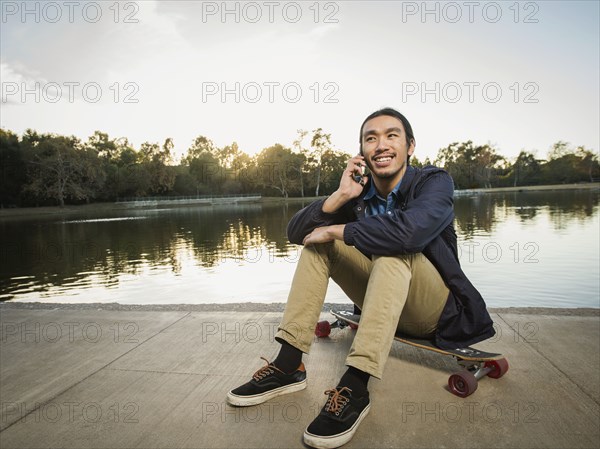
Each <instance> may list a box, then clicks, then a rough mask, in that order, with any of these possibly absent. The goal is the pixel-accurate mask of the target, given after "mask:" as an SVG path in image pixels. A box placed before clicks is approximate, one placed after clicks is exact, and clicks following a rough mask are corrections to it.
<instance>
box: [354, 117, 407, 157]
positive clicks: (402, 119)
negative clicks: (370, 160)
mask: <svg viewBox="0 0 600 449" xmlns="http://www.w3.org/2000/svg"><path fill="white" fill-rule="evenodd" d="M382 115H387V116H390V117H395V118H397V119H398V120H400V121H401V122H402V126H404V132H405V134H406V145H408V146H409V147H410V145H411V143H414V142H415V135H414V134H413V130H412V126H410V122H409V121H408V119H407V118H406V117H404V115H402V114H401V113H400V112H398V111H396V110H395V109H393V108H383V109H380V110H378V111H375V112H373V113H372V114H371V115H369V116H368V117H367V118H366V119H365V121H364V122H362V125H360V135H359V136H358V141H359V143H360V154H361V155H362V154H363V149H362V133H363V128H364V127H365V123H367V122H368V121H369V120H371V119H374V118H375V117H381V116H382ZM408 159H410V155H408V158H407V160H408Z"/></svg>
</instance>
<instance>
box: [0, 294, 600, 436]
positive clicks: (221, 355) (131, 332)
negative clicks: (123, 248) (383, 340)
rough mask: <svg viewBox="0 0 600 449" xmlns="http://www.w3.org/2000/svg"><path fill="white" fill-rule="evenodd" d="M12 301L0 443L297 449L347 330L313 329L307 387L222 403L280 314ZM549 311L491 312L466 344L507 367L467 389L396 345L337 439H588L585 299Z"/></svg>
mask: <svg viewBox="0 0 600 449" xmlns="http://www.w3.org/2000/svg"><path fill="white" fill-rule="evenodd" d="M17 304H21V305H19V306H17ZM24 304H26V303H12V304H11V303H3V304H1V305H0V331H1V332H0V360H1V364H0V397H1V407H0V446H1V447H2V448H9V447H16V448H30V447H38V448H107V447H110V448H134V447H135V448H146V447H156V448H171V447H173V448H176V447H177V448H179V447H182V448H197V447H203V448H280V447H297V448H302V447H304V446H303V444H302V432H303V430H304V428H305V427H306V425H308V424H309V423H310V421H311V420H312V419H313V418H314V417H315V416H316V414H317V413H318V412H319V410H320V408H321V407H322V405H323V404H324V399H325V395H324V394H323V392H324V391H325V390H326V389H328V388H331V387H333V386H335V383H336V382H337V380H338V379H339V377H340V376H341V374H342V373H343V372H344V370H345V366H344V360H345V357H346V354H347V353H348V350H349V348H350V346H351V344H352V339H353V336H354V331H352V330H351V329H349V328H346V329H343V330H339V329H336V330H334V331H333V332H332V334H331V336H330V337H329V338H326V339H316V338H315V340H314V344H313V346H312V349H311V353H310V354H309V355H308V356H305V357H304V360H305V363H306V366H307V372H308V379H309V383H308V387H307V389H306V390H304V391H302V392H298V393H294V394H291V395H289V396H282V397H280V398H276V399H274V400H273V401H269V402H267V403H265V404H262V405H259V406H256V407H251V408H234V407H231V406H229V405H227V404H226V403H225V394H226V392H227V391H228V390H229V389H231V388H233V387H235V386H237V385H239V384H240V383H243V382H246V381H247V380H248V379H249V378H250V375H251V374H252V373H253V372H254V371H255V370H256V369H258V368H260V366H262V364H263V362H262V361H261V360H260V359H259V357H260V356H263V357H266V358H267V359H272V358H273V357H274V356H275V355H276V353H277V350H278V344H277V343H276V342H275V341H274V339H273V333H274V329H275V328H276V326H277V324H278V323H279V320H280V319H281V312H280V311H252V310H241V307H242V306H239V305H238V306H235V307H238V309H235V310H230V311H223V310H220V311H209V310H199V311H190V310H164V309H162V310H159V309H154V310H121V309H118V310H108V309H105V307H106V306H107V305H106V304H101V305H100V304H95V305H86V306H84V307H82V306H81V305H73V304H70V305H69V304H63V305H58V304H41V303H39V304H37V305H35V304H29V305H27V306H25V305H24ZM111 306H114V305H111ZM229 306H231V305H229ZM263 306H266V305H261V307H263ZM114 307H116V306H114ZM151 307H157V306H151ZM165 307H167V306H165ZM168 307H171V306H168ZM186 307H187V306H186ZM244 307H249V306H244ZM252 307H254V306H252ZM277 307H280V306H277ZM348 307H350V306H348ZM98 308H100V309H101V310H98ZM559 311H560V312H559ZM562 312H564V309H536V313H529V314H528V313H526V309H517V310H514V309H497V310H496V311H494V312H493V313H492V317H493V319H494V322H495V326H496V330H497V335H496V337H494V338H493V339H490V340H488V341H485V342H483V343H482V344H480V345H477V346H478V347H481V348H482V349H484V350H493V351H496V352H502V353H503V354H505V355H506V357H507V359H508V360H509V363H510V370H509V372H508V373H507V374H506V376H504V377H503V378H501V379H489V378H485V379H482V381H481V382H480V385H479V388H478V389H477V391H476V392H475V393H474V394H473V395H472V396H469V397H468V398H465V399H461V398H458V397H456V396H453V395H452V394H450V393H449V392H448V391H447V387H446V384H447V378H448V375H449V374H451V373H452V372H454V371H456V370H457V365H456V363H455V362H454V360H453V359H452V358H451V357H446V356H442V355H439V354H434V353H431V352H428V351H423V350H419V349H417V348H413V347H409V346H406V345H402V344H400V343H398V342H395V343H394V344H393V346H392V349H391V354H390V357H389V359H388V362H387V365H386V369H385V373H384V377H383V379H382V380H381V381H378V380H376V379H373V380H371V381H370V383H369V390H370V392H371V397H372V409H371V413H370V415H369V416H368V417H367V418H366V419H365V421H364V423H363V424H362V426H361V428H360V429H359V430H358V432H357V434H356V435H355V437H354V439H353V440H352V441H351V442H350V443H349V444H348V445H347V446H345V447H347V448H381V447H388V448H414V447H420V448H421V447H422V448H430V447H446V448H464V447H468V448H476V447H486V448H495V447H503V448H504V447H506V448H508V447H510V448H512V447H519V448H521V447H531V448H533V447H545V448H572V447H576V448H596V447H598V445H599V443H600V320H599V319H598V311H597V310H596V309H592V310H587V311H584V312H585V313H583V314H582V311H579V310H578V309H575V310H573V311H572V312H570V314H569V315H565V314H563V313H562ZM322 318H323V319H330V318H331V317H330V316H329V314H328V313H323V314H322Z"/></svg>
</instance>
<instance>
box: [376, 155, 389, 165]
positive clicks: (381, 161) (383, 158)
mask: <svg viewBox="0 0 600 449" xmlns="http://www.w3.org/2000/svg"><path fill="white" fill-rule="evenodd" d="M392 157H393V156H389V155H382V156H375V157H374V158H373V161H374V162H376V163H378V164H385V163H388V162H390V161H391V160H392Z"/></svg>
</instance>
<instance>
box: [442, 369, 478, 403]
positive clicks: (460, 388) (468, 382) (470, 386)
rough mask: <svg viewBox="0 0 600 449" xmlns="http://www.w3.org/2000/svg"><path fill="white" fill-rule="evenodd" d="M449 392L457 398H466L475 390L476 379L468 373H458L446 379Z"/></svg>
mask: <svg viewBox="0 0 600 449" xmlns="http://www.w3.org/2000/svg"><path fill="white" fill-rule="evenodd" d="M448 388H449V389H450V392H451V393H452V394H454V395H456V396H458V397H461V398H466V397H467V396H469V395H471V394H473V393H474V392H475V390H477V378H476V377H475V376H474V375H473V373H471V372H470V371H466V370H465V371H460V372H458V373H454V374H452V375H451V376H450V377H449V378H448Z"/></svg>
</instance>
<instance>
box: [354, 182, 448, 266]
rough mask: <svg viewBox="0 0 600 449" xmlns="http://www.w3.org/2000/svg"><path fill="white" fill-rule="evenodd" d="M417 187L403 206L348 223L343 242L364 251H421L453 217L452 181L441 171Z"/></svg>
mask: <svg viewBox="0 0 600 449" xmlns="http://www.w3.org/2000/svg"><path fill="white" fill-rule="evenodd" d="M417 189H418V190H416V192H415V198H414V199H412V200H411V201H409V202H408V204H407V206H406V209H405V210H400V209H396V210H394V211H393V213H392V214H385V215H375V216H371V217H366V218H364V219H363V220H359V221H356V222H352V223H348V224H347V225H346V227H345V229H344V242H345V243H346V244H347V245H353V246H355V247H356V248H357V249H359V250H360V251H361V252H363V253H367V254H373V255H381V256H393V255H397V254H411V253H417V252H421V251H423V249H424V248H425V247H426V246H427V244H428V243H429V242H431V241H432V240H433V239H434V238H435V237H436V236H437V235H439V234H440V233H441V232H442V231H443V230H444V228H445V227H446V226H448V225H449V224H450V223H451V222H452V220H453V219H454V211H453V194H454V185H453V182H452V178H451V177H450V175H449V174H448V173H446V172H444V171H440V172H438V173H435V174H433V175H431V176H430V177H428V178H427V179H426V180H425V181H424V182H423V183H422V184H421V185H420V186H418V187H417Z"/></svg>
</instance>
